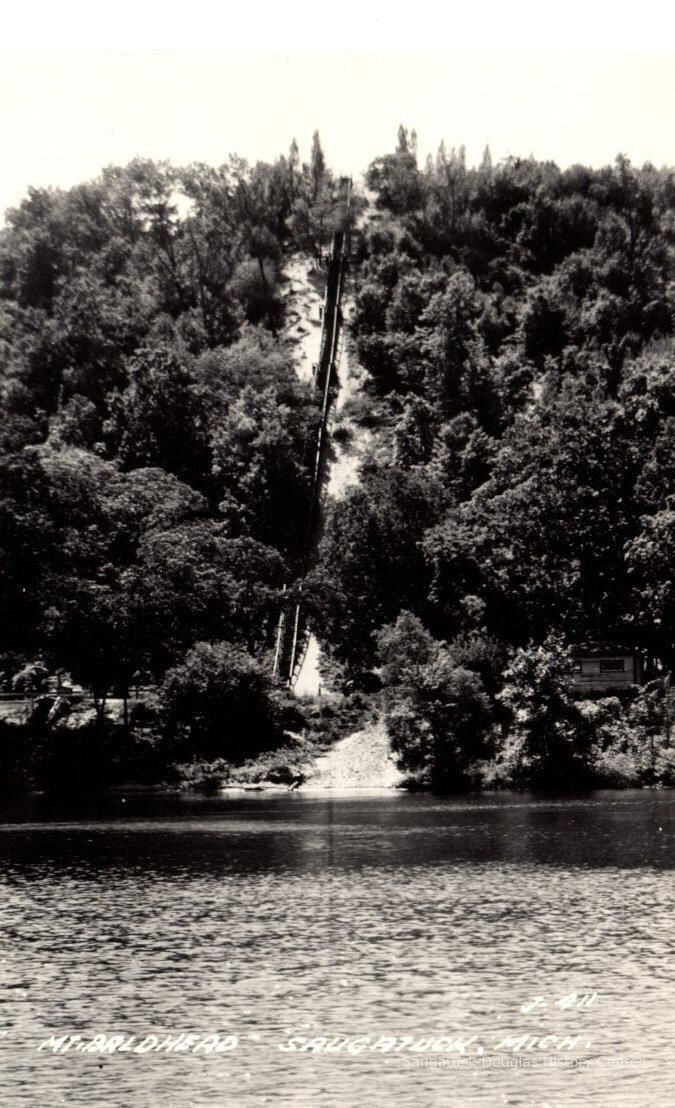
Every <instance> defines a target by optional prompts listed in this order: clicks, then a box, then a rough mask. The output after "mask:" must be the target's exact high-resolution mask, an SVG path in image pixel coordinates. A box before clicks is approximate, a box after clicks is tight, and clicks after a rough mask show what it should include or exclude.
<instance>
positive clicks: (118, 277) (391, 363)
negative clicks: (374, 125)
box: [0, 127, 675, 793]
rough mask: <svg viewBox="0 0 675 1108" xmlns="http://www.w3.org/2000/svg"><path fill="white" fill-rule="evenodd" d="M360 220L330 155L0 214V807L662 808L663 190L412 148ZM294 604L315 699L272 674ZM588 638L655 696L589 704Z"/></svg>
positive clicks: (621, 168) (672, 766) (670, 423)
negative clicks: (629, 795) (616, 791)
mask: <svg viewBox="0 0 675 1108" xmlns="http://www.w3.org/2000/svg"><path fill="white" fill-rule="evenodd" d="M340 197H341V190H340V181H339V180H338V179H337V178H336V177H334V175H333V174H332V172H331V170H330V169H329V167H328V165H327V163H326V159H325V156H324V153H323V150H322V147H321V142H320V139H319V136H318V133H317V134H315V135H314V138H313V142H312V150H311V156H310V159H309V160H308V162H307V163H304V164H303V163H302V162H301V160H300V156H299V151H298V147H297V145H296V143H295V141H294V142H293V143H292V144H291V146H290V149H289V151H288V153H287V154H286V155H284V156H282V157H280V158H279V159H278V160H277V162H275V163H274V164H263V163H258V164H257V165H255V166H248V165H247V164H246V163H245V162H243V161H241V159H238V158H234V157H233V158H230V159H229V161H228V162H227V163H225V164H224V165H223V166H220V167H218V168H216V167H209V166H205V165H201V164H198V165H192V166H187V167H174V166H171V165H168V164H166V163H153V162H149V161H142V160H136V161H134V162H132V163H131V164H130V165H129V166H126V167H108V168H106V169H105V170H104V171H103V172H102V174H101V175H100V177H98V178H97V179H96V180H94V181H91V182H88V183H86V184H83V185H80V186H77V187H76V188H73V189H71V190H69V191H59V190H44V189H32V190H30V191H29V195H28V196H27V197H26V199H25V200H24V201H23V202H22V203H21V205H20V206H19V207H18V208H16V209H14V210H12V211H10V212H8V213H7V220H6V226H5V228H4V229H3V230H2V231H1V232H0V347H1V350H2V355H1V358H0V407H1V408H2V421H1V423H0V611H1V612H2V620H1V622H0V687H1V689H2V690H4V691H3V696H4V697H5V700H4V702H3V701H2V700H0V791H2V792H4V793H10V792H16V791H22V790H33V789H40V790H47V791H50V790H52V791H56V792H60V791H86V790H89V789H107V788H115V787H123V786H127V787H128V786H129V785H137V786H144V787H171V788H192V789H198V790H201V791H205V792H214V791H218V790H219V789H222V788H234V787H238V788H264V787H275V788H287V789H296V788H300V789H301V788H304V787H312V783H313V782H314V786H315V787H330V783H331V782H343V783H344V782H347V783H349V781H350V780H351V779H353V780H359V779H360V780H361V781H362V782H364V784H363V785H362V786H360V787H364V788H365V787H373V786H374V785H375V786H376V785H377V782H378V779H379V780H381V781H382V782H385V781H386V782H388V787H393V785H392V783H393V782H394V781H397V780H400V784H401V785H402V787H406V788H411V789H412V788H429V789H435V790H438V791H443V792H460V791H466V790H474V789H485V790H492V789H501V788H518V789H524V788H534V789H555V790H565V789H567V790H579V789H586V788H599V787H627V786H636V785H645V786H668V785H672V784H674V783H675V745H673V735H674V731H673V722H672V721H673V719H674V718H675V717H674V714H673V705H672V701H671V693H670V672H671V670H672V668H673V662H674V660H675V573H674V572H673V567H675V347H674V344H673V329H674V326H675V314H674V308H675V291H674V290H675V282H674V280H673V278H674V275H675V266H674V265H673V261H674V257H675V254H674V246H675V173H674V172H673V171H672V170H670V169H657V168H655V167H653V166H651V165H646V166H643V167H641V168H636V167H634V166H632V165H631V164H630V162H629V161H628V159H627V158H626V157H624V156H623V155H619V156H618V157H617V159H616V162H615V164H614V165H613V166H608V167H605V168H603V169H589V168H586V167H583V166H578V165H576V166H572V167H570V168H568V169H565V170H560V169H559V168H558V167H557V166H555V165H553V164H552V163H549V162H538V161H536V160H535V159H533V158H527V159H520V158H509V159H507V160H505V161H503V162H501V163H500V164H499V165H493V164H492V161H491V158H490V154H489V151H488V150H486V152H485V155H484V157H483V159H482V162H481V164H480V165H479V166H476V167H470V166H467V164H466V160H465V156H464V152H463V149H462V148H461V147H459V148H454V149H452V150H447V149H446V148H445V146H444V145H443V144H441V146H440V147H439V150H438V154H437V156H436V157H435V158H430V159H429V160H428V161H427V163H426V164H425V165H420V164H418V158H417V151H416V140H415V134H414V132H409V131H407V130H406V129H405V128H403V127H401V129H400V130H399V134H398V140H397V143H396V147H395V149H394V150H393V152H392V153H389V154H386V155H384V156H382V157H379V158H377V159H375V161H374V162H373V163H372V164H371V166H370V167H369V168H368V170H367V172H366V174H365V187H361V186H360V185H359V184H358V183H355V186H354V188H353V190H352V204H351V207H350V209H349V210H346V209H345V206H344V204H343V203H342V201H341V199H340ZM336 231H340V232H343V231H347V232H349V233H350V235H351V239H350V241H351V264H350V270H349V275H348V286H347V290H346V293H345V303H344V305H343V320H344V323H343V328H344V331H345V335H344V346H345V349H346V354H345V355H344V357H345V366H343V372H344V374H345V377H344V380H342V381H341V382H340V384H339V388H338V394H337V395H336V397H335V399H334V404H333V411H332V415H331V420H330V438H331V450H332V459H333V463H334V465H335V470H334V474H333V478H332V480H331V471H330V464H329V465H328V466H327V480H326V489H325V496H324V497H323V501H322V506H321V520H320V527H319V529H318V535H317V536H316V541H315V542H314V543H313V545H312V549H311V550H308V549H307V547H306V535H307V504H308V497H309V495H310V490H311V487H312V472H311V470H312V459H313V458H314V449H315V443H316V435H317V429H318V426H319V420H320V405H319V404H318V402H317V397H316V395H315V393H314V390H313V387H312V360H313V359H315V358H316V356H317V355H316V349H317V346H316V344H317V342H318V339H319V338H320V305H321V289H322V284H323V282H324V279H325V268H324V267H325V257H326V254H327V252H328V251H329V249H330V243H331V239H332V236H333V234H334V233H335V232H336ZM303 313H305V314H304V315H303ZM347 363H348V365H347ZM338 373H339V368H338ZM329 460H330V459H329ZM308 567H309V568H308ZM300 597H302V604H303V611H305V612H306V613H307V617H308V619H309V624H310V627H311V630H312V634H313V635H314V637H315V641H316V643H318V648H319V649H318V650H317V651H315V652H314V654H313V658H314V661H313V663H312V664H315V665H317V666H318V669H317V673H316V682H315V684H316V685H317V686H318V684H320V685H321V689H322V695H321V696H320V697H319V696H313V697H301V696H294V695H293V694H292V692H291V691H290V690H289V689H287V688H285V687H283V686H281V685H279V684H276V683H275V682H274V680H273V678H272V670H273V664H272V663H273V657H274V648H275V636H276V633H277V627H278V622H279V613H280V611H281V610H282V608H283V607H284V606H287V607H288V605H289V604H292V603H297V602H299V598H300ZM592 643H595V644H599V643H602V644H606V645H607V646H608V647H609V648H610V650H611V648H612V646H614V648H615V650H616V652H619V644H621V646H622V647H626V648H627V649H629V650H630V651H631V652H632V653H634V654H635V655H636V656H639V657H640V658H642V659H643V660H644V661H645V662H646V663H648V664H647V678H646V679H645V683H644V684H642V685H632V686H628V687H626V688H624V689H618V690H617V689H612V687H611V683H610V682H609V679H608V682H607V686H606V688H604V689H602V690H600V691H596V692H594V693H593V694H592V695H586V696H583V697H582V696H581V695H580V693H579V691H578V688H577V687H576V686H575V681H574V665H575V656H576V655H575V650H576V651H577V652H578V650H579V649H580V648H581V646H582V644H592ZM317 658H318V661H317ZM66 685H67V686H68V688H69V689H71V690H73V689H75V690H77V689H78V688H79V689H81V690H86V691H83V692H82V693H81V694H80V695H79V696H77V695H72V692H71V693H68V694H65V693H64V694H63V695H61V694H60V691H59V690H63V689H64V686H66ZM12 696H15V697H17V698H19V697H23V698H24V699H23V700H19V699H17V700H15V701H13V700H12ZM387 742H388V744H389V747H390V752H391V758H390V757H389V752H388V750H387ZM392 759H393V760H392ZM394 763H395V765H394ZM392 767H393V770H392ZM350 770H351V771H353V774H352V777H351V778H350ZM398 774H400V778H399V777H398V776H397V775H398ZM359 775H360V776H359ZM322 783H323V784H322ZM334 787H338V786H334ZM346 787H347V786H346ZM355 787H359V786H358V785H356V786H355Z"/></svg>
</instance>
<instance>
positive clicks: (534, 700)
mask: <svg viewBox="0 0 675 1108" xmlns="http://www.w3.org/2000/svg"><path fill="white" fill-rule="evenodd" d="M571 668H572V657H571V652H570V650H569V648H567V647H566V645H565V643H564V640H563V639H562V637H561V636H560V635H558V634H555V633H551V634H549V635H548V636H547V638H546V639H545V640H544V642H543V643H541V644H539V645H536V644H531V645H529V646H527V647H521V648H519V649H518V650H517V651H516V653H515V655H514V657H513V659H512V661H511V662H510V664H509V665H508V666H507V668H506V670H505V671H504V685H503V687H502V690H501V692H500V693H499V694H498V696H499V699H500V701H501V702H502V704H503V705H504V706H505V708H506V709H507V711H508V713H509V719H508V724H507V727H508V731H507V739H506V742H505V743H504V746H503V749H502V751H501V752H500V755H499V757H498V761H501V762H503V763H505V764H506V766H507V767H508V773H509V777H510V778H511V780H512V781H514V782H515V783H517V784H527V785H535V786H542V785H546V786H555V787H563V788H564V787H567V786H569V785H570V784H571V783H572V782H575V781H576V782H580V781H583V779H584V772H585V767H586V764H587V759H588V751H587V743H588V739H587V734H586V732H585V729H584V727H583V725H582V716H581V715H580V713H579V710H578V707H577V705H576V704H575V702H574V700H573V699H572V694H571V687H570V686H571Z"/></svg>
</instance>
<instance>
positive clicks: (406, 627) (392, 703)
mask: <svg viewBox="0 0 675 1108" xmlns="http://www.w3.org/2000/svg"><path fill="white" fill-rule="evenodd" d="M376 639H377V646H378V653H379V658H380V660H381V662H382V670H381V676H382V683H383V688H384V698H385V718H386V721H387V728H388V731H389V734H390V735H391V738H392V745H393V748H394V751H395V752H396V753H397V754H398V757H399V763H400V765H401V767H402V768H403V769H406V770H408V771H409V772H410V773H411V775H412V776H413V777H414V779H415V780H416V781H418V782H420V783H427V784H432V785H434V786H436V787H444V788H447V787H455V788H457V787H458V786H459V785H461V784H462V781H463V777H464V774H465V771H466V768H467V766H468V764H469V763H470V761H471V760H472V759H474V758H476V757H478V756H479V755H480V754H482V753H485V749H486V746H485V741H486V732H487V730H488V728H489V724H490V713H489V701H488V697H487V695H486V692H485V689H484V687H483V683H482V681H481V679H480V677H479V675H478V674H477V673H476V672H475V671H473V670H470V669H468V668H467V667H466V666H465V665H463V664H461V663H460V662H459V661H458V660H457V658H456V657H455V655H454V652H453V648H452V644H450V645H448V644H447V643H444V642H440V641H438V640H436V639H434V638H433V637H432V636H431V635H430V634H429V632H428V631H426V630H425V628H424V626H423V624H422V623H421V621H420V620H419V619H418V618H417V617H416V616H414V615H412V613H410V612H401V614H400V615H399V617H398V619H397V620H396V621H395V623H393V624H389V625H388V626H386V627H383V628H382V629H381V630H380V631H379V632H378V633H377V636H376Z"/></svg>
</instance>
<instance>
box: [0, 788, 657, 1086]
mask: <svg viewBox="0 0 675 1108" xmlns="http://www.w3.org/2000/svg"><path fill="white" fill-rule="evenodd" d="M674 815H675V793H673V792H670V791H667V790H664V791H661V792H649V791H627V792H605V793H594V794H592V795H590V796H587V797H580V798H572V799H569V798H568V799H551V798H542V797H535V796H531V795H527V794H522V795H515V794H513V795H499V796H497V795H494V796H482V797H471V798H466V799H457V798H448V799H439V798H434V797H432V796H427V795H424V796H420V795H416V796H412V795H407V794H385V795H379V796H360V797H359V796H351V797H349V796H345V797H339V796H333V797H329V796H326V795H325V794H324V795H323V796H317V797H312V796H298V795H294V794H280V795H273V796H271V795H269V794H265V795H260V794H258V795H255V796H250V795H249V796H240V797H238V798H236V797H228V798H220V797H219V798H216V799H209V800H199V799H185V798H182V797H177V796H176V797H168V798H167V797H148V796H139V795H136V796H132V795H129V796H126V797H122V796H115V797H108V798H105V799H98V800H95V801H94V800H92V801H86V800H84V801H82V802H81V803H80V804H79V806H77V807H74V806H73V805H72V804H71V805H69V806H67V805H64V806H62V807H58V806H54V805H53V804H52V805H51V806H50V805H49V804H48V803H47V802H46V801H39V800H32V801H30V802H24V803H19V802H18V801H17V803H16V805H14V806H10V808H9V809H6V810H5V813H4V816H3V817H2V818H3V819H4V822H3V823H2V824H0V863H1V867H2V876H1V885H2V897H1V901H0V918H1V922H2V930H3V945H2V951H1V959H0V961H1V966H0V968H1V970H2V982H3V988H2V993H1V996H0V999H1V1002H2V1016H1V1019H0V1065H1V1071H0V1104H2V1105H3V1108H14V1106H15V1105H17V1106H19V1105H21V1106H28V1105H30V1106H31V1108H33V1106H39V1108H51V1106H52V1105H68V1106H70V1105H88V1106H95V1108H108V1106H110V1108H137V1106H139V1108H140V1106H143V1108H146V1106H147V1108H154V1106H161V1108H190V1106H194V1108H203V1106H204V1108H205V1106H219V1105H225V1106H228V1108H229V1106H230V1105H232V1106H235V1105H236V1106H237V1108H239V1106H242V1108H248V1106H249V1105H250V1106H253V1105H262V1104H270V1105H272V1104H275V1105H276V1104H279V1105H300V1106H305V1105H306V1106H308V1108H319V1106H321V1108H322V1106H329V1105H330V1106H333V1105H336V1106H338V1105H340V1106H342V1105H345V1106H352V1105H354V1106H356V1105H358V1106H361V1105H364V1106H368V1108H389V1106H394V1105H395V1106H402V1108H408V1106H413V1105H414V1106H417V1105H421V1106H426V1105H459V1106H464V1105H469V1106H472V1105H495V1106H500V1108H501V1106H502V1105H527V1106H535V1105H536V1106H538V1108H543V1106H546V1105H548V1106H549V1108H558V1106H567V1105H607V1106H610V1105H611V1106H624V1105H625V1106H631V1108H633V1106H638V1105H639V1106H642V1105H659V1106H661V1105H663V1106H670V1105H672V1104H674V1103H675V1081H674V1077H675V1066H674V1065H673V1060H672V1049H673V1043H672V1028H673V1023H674V1020H673V1013H674V1010H675V987H674V981H675V967H674V965H673V958H672V956H673V931H674V914H673V900H674V885H673V877H672V867H673V864H674V860H675V819H674ZM181 1034H182V1035H183V1036H186V1035H189V1034H192V1035H194V1036H195V1038H193V1039H189V1038H185V1037H184V1038H183V1039H180V1040H179V1043H178V1045H179V1046H180V1045H182V1046H183V1047H186V1046H187V1049H182V1050H180V1049H175V1046H174V1048H173V1049H170V1048H171V1047H172V1044H175V1042H176V1037H177V1036H179V1035H181ZM70 1035H72V1036H76V1035H80V1036H81V1038H80V1040H79V1041H78V1040H73V1041H72V1043H71V1045H70V1047H69V1048H68V1049H65V1046H66V1045H67V1041H68V1040H67V1039H65V1040H64V1039H63V1037H64V1036H70ZM115 1035H117V1039H115V1038H113V1036H115ZM228 1035H229V1036H236V1039H235V1038H229V1039H228V1038H227V1036H228ZM50 1036H54V1039H53V1040H52V1042H50V1041H49V1040H50ZM95 1036H99V1038H95ZM153 1036H154V1038H153ZM207 1036H210V1038H208V1037H207ZM167 1037H168V1038H169V1041H168V1044H167V1042H166V1040H167ZM55 1043H56V1044H57V1045H56V1046H55V1045H54V1044H55ZM116 1044H118V1046H117V1049H113V1047H115V1045H116ZM235 1044H236V1045H235ZM230 1048H231V1049H230ZM337 1048H339V1049H337Z"/></svg>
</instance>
